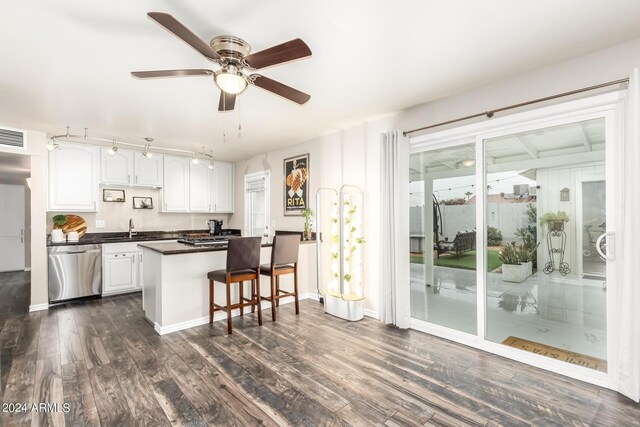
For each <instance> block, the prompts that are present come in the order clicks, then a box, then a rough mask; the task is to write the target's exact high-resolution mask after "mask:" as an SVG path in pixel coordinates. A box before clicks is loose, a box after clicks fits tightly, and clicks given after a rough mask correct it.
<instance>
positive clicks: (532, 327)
mask: <svg viewBox="0 0 640 427" xmlns="http://www.w3.org/2000/svg"><path fill="white" fill-rule="evenodd" d="M606 143H607V141H606V139H605V119H604V118H598V119H592V120H586V121H580V122H575V123H568V124H565V125H560V126H552V127H546V128H542V129H536V130H532V131H525V132H517V133H513V134H508V135H504V136H499V137H495V138H489V139H486V140H484V141H483V147H484V155H485V168H484V169H485V176H486V182H487V187H486V194H485V208H486V223H487V235H488V236H497V238H495V239H493V241H492V240H491V239H488V241H487V244H486V245H485V251H486V252H485V253H486V254H487V258H488V259H489V258H491V256H493V254H497V255H498V257H499V259H500V262H501V265H500V266H498V267H496V268H495V269H493V270H491V271H490V272H489V273H487V276H486V305H485V307H486V334H485V337H486V339H487V340H490V341H492V342H495V343H500V344H503V345H506V346H510V347H514V348H518V349H522V350H524V351H529V352H534V353H536V354H539V355H543V356H547V357H551V358H555V359H558V360H564V361H566V362H569V363H573V364H578V365H581V366H584V367H587V368H591V369H594V370H598V371H601V372H607V290H606V286H605V283H606V260H605V259H604V258H603V257H602V256H601V255H600V254H599V253H598V250H597V249H596V247H595V244H596V242H597V241H598V239H599V238H600V237H601V236H603V235H604V234H605V232H606V224H607V217H606V212H607V206H606V187H607V181H606Z"/></svg>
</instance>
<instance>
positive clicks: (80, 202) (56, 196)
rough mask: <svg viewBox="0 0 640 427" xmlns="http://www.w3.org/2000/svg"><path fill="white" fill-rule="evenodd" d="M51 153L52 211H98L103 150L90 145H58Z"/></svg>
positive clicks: (50, 186)
mask: <svg viewBox="0 0 640 427" xmlns="http://www.w3.org/2000/svg"><path fill="white" fill-rule="evenodd" d="M57 144H58V145H59V147H58V148H57V149H56V150H53V151H50V152H49V157H48V163H49V166H48V169H49V170H48V173H49V191H48V207H49V210H50V211H67V212H69V211H71V212H83V211H84V212H95V211H97V210H98V193H99V189H98V180H99V177H100V149H99V147H96V146H91V145H87V144H76V143H66V142H58V143H57Z"/></svg>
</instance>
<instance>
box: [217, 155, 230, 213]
mask: <svg viewBox="0 0 640 427" xmlns="http://www.w3.org/2000/svg"><path fill="white" fill-rule="evenodd" d="M233 182H234V180H233V164H232V163H223V162H215V164H214V165H213V212H219V213H232V212H233Z"/></svg>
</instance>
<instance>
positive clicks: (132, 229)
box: [129, 218, 138, 238]
mask: <svg viewBox="0 0 640 427" xmlns="http://www.w3.org/2000/svg"><path fill="white" fill-rule="evenodd" d="M137 234H138V232H137V231H136V227H135V225H133V218H129V238H132V237H133V236H135V235H137Z"/></svg>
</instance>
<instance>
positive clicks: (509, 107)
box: [402, 78, 629, 136]
mask: <svg viewBox="0 0 640 427" xmlns="http://www.w3.org/2000/svg"><path fill="white" fill-rule="evenodd" d="M624 83H629V79H628V78H626V79H620V80H614V81H611V82H607V83H601V84H598V85H595V86H588V87H583V88H581V89H576V90H572V91H569V92H563V93H558V94H556V95H551V96H545V97H544V98H538V99H534V100H531V101H526V102H521V103H519V104H512V105H509V106H506V107H502V108H496V109H495V110H488V111H485V112H483V113H477V114H472V115H470V116H465V117H460V118H458V119H453V120H447V121H446V122H441V123H436V124H435V125H429V126H423V127H421V128H417V129H411V130H408V131H406V132H403V133H402V134H403V135H404V136H407V135H411V134H412V133H415V132H420V131H423V130H427V129H432V128H435V127H439V126H444V125H448V124H451V123H457V122H462V121H464V120H469V119H475V118H477V117H483V116H486V117H487V118H489V119H490V118H491V117H493V115H494V114H495V113H499V112H502V111H506V110H512V109H514V108H518V107H524V106H526V105H531V104H537V103H539V102H544V101H549V100H551V99H556V98H562V97H565V96H570V95H575V94H577V93H582V92H588V91H591V90H595V89H600V88H603V87H607V86H615V85H619V84H624Z"/></svg>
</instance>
